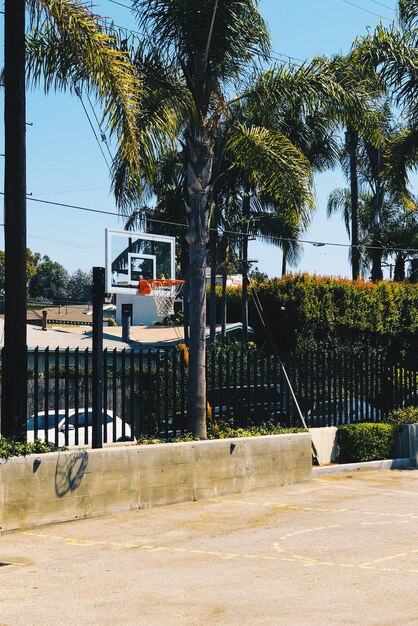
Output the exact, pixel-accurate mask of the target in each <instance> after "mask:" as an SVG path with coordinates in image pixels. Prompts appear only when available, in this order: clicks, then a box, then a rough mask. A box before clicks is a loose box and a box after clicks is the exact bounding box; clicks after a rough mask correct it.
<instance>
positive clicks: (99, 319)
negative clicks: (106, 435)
mask: <svg viewBox="0 0 418 626" xmlns="http://www.w3.org/2000/svg"><path fill="white" fill-rule="evenodd" d="M104 294H105V271H104V267H93V363H92V382H93V389H92V409H93V423H92V427H93V428H92V447H93V448H102V447H103V428H102V426H103V302H104ZM87 419H88V416H87V415H86V420H87ZM86 430H87V425H86Z"/></svg>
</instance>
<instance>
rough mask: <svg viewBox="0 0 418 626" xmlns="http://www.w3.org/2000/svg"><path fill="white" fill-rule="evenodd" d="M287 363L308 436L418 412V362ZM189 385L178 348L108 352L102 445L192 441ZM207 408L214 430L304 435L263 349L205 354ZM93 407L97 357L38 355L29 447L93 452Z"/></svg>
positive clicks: (352, 355) (356, 354)
mask: <svg viewBox="0 0 418 626" xmlns="http://www.w3.org/2000/svg"><path fill="white" fill-rule="evenodd" d="M282 359H283V364H284V366H285V367H286V371H287V374H288V376H289V379H290V381H291V384H292V387H293V391H294V393H295V396H296V398H297V400H298V404H299V406H300V408H301V410H302V413H303V415H304V417H305V419H306V422H307V424H308V426H311V427H315V426H334V425H336V424H344V423H350V422H359V421H375V422H376V421H380V420H382V419H383V418H384V417H385V416H386V415H387V414H388V412H389V411H390V410H392V409H393V408H398V407H403V406H418V359H417V355H405V354H397V355H396V354H388V353H385V352H384V351H382V350H377V349H372V348H369V349H363V350H361V351H359V350H357V351H347V350H333V351H324V350H311V351H304V352H298V353H294V354H288V355H282ZM187 382H188V367H187V365H186V364H185V362H184V359H183V356H182V354H181V353H180V352H179V351H178V350H177V348H170V349H162V348H149V349H148V348H144V349H141V350H122V351H120V350H104V353H103V415H104V429H103V440H104V442H105V443H106V442H110V441H116V440H120V439H129V438H132V437H135V438H138V437H140V436H141V435H146V436H154V437H162V438H167V439H170V438H173V437H176V436H179V435H181V434H183V433H184V432H186V431H187V429H188V425H187ZM207 398H208V402H209V405H210V413H211V416H210V419H209V426H210V425H211V424H213V423H214V422H217V423H219V422H221V421H222V422H224V423H228V424H230V425H233V426H236V427H237V426H238V427H246V426H249V425H257V424H260V423H264V422H268V421H270V422H274V423H275V424H277V423H280V424H282V425H283V426H301V420H300V416H299V413H298V411H297V408H296V406H295V403H294V401H293V396H292V393H291V391H290V389H289V386H288V385H287V383H286V377H285V375H284V372H283V368H282V361H281V360H280V359H279V357H278V356H276V355H274V354H268V353H266V352H264V351H262V350H259V349H255V348H254V349H247V348H239V347H236V346H230V347H222V348H221V347H214V348H208V351H207ZM91 407H92V352H91V350H89V349H86V350H80V349H75V350H70V349H69V348H67V349H65V350H62V349H56V350H50V349H48V348H47V349H45V350H44V349H42V350H41V349H38V348H36V349H35V350H33V351H31V352H30V353H29V354H28V418H29V420H28V439H33V438H35V437H39V438H41V439H47V440H49V441H52V442H54V443H56V444H57V445H73V444H75V445H81V444H88V443H91V434H92V433H91V430H92V409H91Z"/></svg>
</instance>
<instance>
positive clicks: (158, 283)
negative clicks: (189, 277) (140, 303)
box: [138, 278, 185, 319]
mask: <svg viewBox="0 0 418 626" xmlns="http://www.w3.org/2000/svg"><path fill="white" fill-rule="evenodd" d="M184 282H185V281H184V280H173V279H171V278H170V279H169V278H161V279H159V278H157V279H152V280H145V279H142V280H140V281H139V289H138V293H139V294H141V295H142V296H144V295H150V296H152V297H153V298H154V302H155V308H156V309H157V314H158V315H159V316H160V317H162V318H163V319H164V318H165V317H169V316H170V315H173V313H174V302H175V300H176V298H177V297H178V296H179V295H180V292H181V290H182V289H183V285H184Z"/></svg>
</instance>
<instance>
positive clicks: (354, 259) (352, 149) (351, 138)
mask: <svg viewBox="0 0 418 626" xmlns="http://www.w3.org/2000/svg"><path fill="white" fill-rule="evenodd" d="M346 140H347V148H348V153H349V159H350V193H351V270H352V277H353V280H357V279H358V278H359V276H360V250H359V247H358V245H359V205H358V174H357V146H358V133H357V131H355V130H354V128H353V127H352V126H348V127H347V135H346Z"/></svg>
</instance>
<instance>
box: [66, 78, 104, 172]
mask: <svg viewBox="0 0 418 626" xmlns="http://www.w3.org/2000/svg"><path fill="white" fill-rule="evenodd" d="M75 93H76V95H77V96H78V97H79V99H80V102H81V106H82V107H83V110H84V113H85V114H86V117H87V120H88V122H89V125H90V128H91V130H92V131H93V135H94V137H95V139H96V141H97V144H98V146H99V148H100V152H101V153H102V156H103V159H104V161H105V163H106V165H107V168H108V170H109V172H110V173H111V171H112V169H111V167H110V164H109V162H108V160H107V157H106V155H105V153H104V150H103V148H102V144H101V142H100V139H99V138H98V136H97V133H96V130H95V128H94V126H93V122H92V121H91V119H90V115H89V112H88V111H87V108H86V105H85V104H84V101H83V97H82V95H81V90H80V89H79V88H78V87H75Z"/></svg>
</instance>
